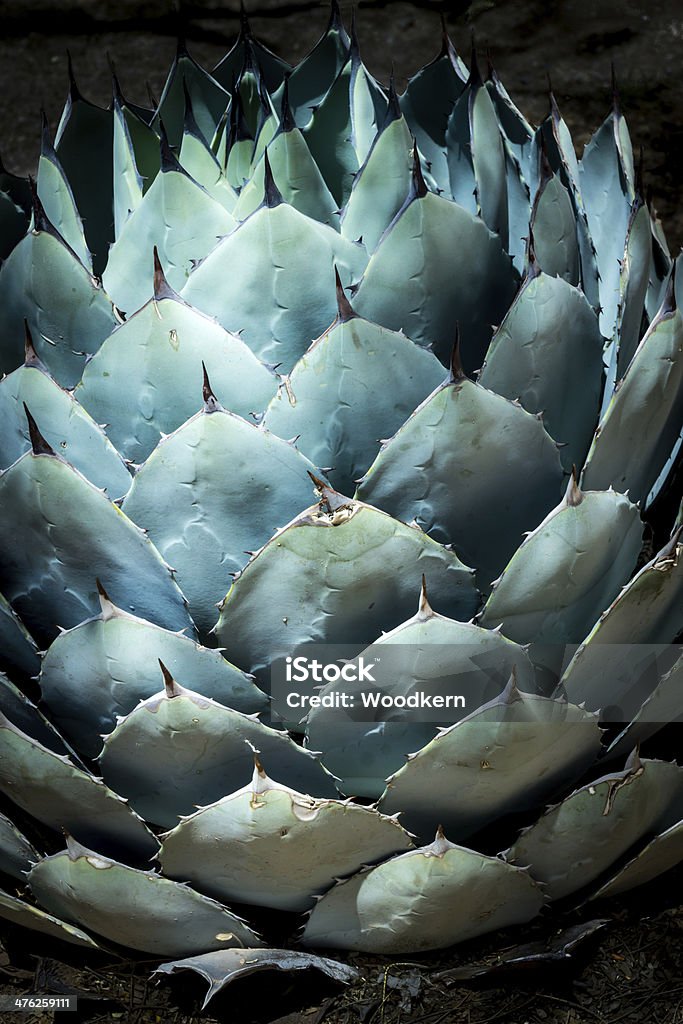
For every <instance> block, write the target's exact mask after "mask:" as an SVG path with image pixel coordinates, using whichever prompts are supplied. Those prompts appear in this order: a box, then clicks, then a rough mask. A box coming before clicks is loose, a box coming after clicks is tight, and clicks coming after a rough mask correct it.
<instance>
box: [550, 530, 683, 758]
mask: <svg viewBox="0 0 683 1024" xmlns="http://www.w3.org/2000/svg"><path fill="white" fill-rule="evenodd" d="M682 607H683V544H681V542H680V530H678V531H676V533H674V535H673V536H672V538H671V540H670V541H669V542H668V543H667V544H666V545H665V546H664V548H662V550H661V551H659V552H658V553H657V554H656V555H655V557H654V558H653V559H652V561H650V562H648V564H647V565H644V566H643V568H642V569H640V571H639V572H638V573H636V575H635V576H634V577H633V579H632V580H630V581H629V582H628V583H627V584H626V586H625V587H624V589H623V590H622V591H621V592H620V593H619V594H618V595H617V596H616V598H615V600H614V601H613V602H612V603H611V604H610V605H609V607H608V608H607V609H606V610H605V611H604V612H603V613H602V615H601V616H600V618H599V619H598V621H597V622H596V623H595V625H594V626H593V628H592V629H591V631H590V633H589V634H588V636H587V637H586V638H585V640H584V641H583V643H582V644H581V646H580V647H579V648H578V649H577V651H576V652H575V654H574V656H573V658H572V660H571V662H570V663H569V665H568V666H567V668H566V670H565V672H564V674H563V676H562V679H561V681H560V688H561V691H562V692H564V693H566V695H567V697H568V699H569V700H571V701H573V702H574V703H584V704H585V705H586V707H588V708H591V709H595V710H599V709H601V708H609V707H615V706H617V707H619V708H620V709H621V715H620V716H619V718H620V719H621V720H623V721H629V720H630V719H631V718H632V717H633V716H634V715H635V714H636V713H637V712H638V710H639V709H640V706H641V704H642V702H643V698H644V697H646V696H649V695H650V693H651V688H652V686H654V685H655V684H656V683H657V681H658V680H657V677H656V676H653V675H652V658H653V657H654V656H656V657H657V660H658V662H659V663H660V664H664V659H665V657H666V656H667V653H668V652H667V651H666V647H667V646H668V645H669V644H672V643H673V641H674V640H675V639H676V637H677V635H678V634H679V632H680V631H681V627H682V625H683V615H682V613H681V608H682ZM670 654H671V656H672V657H675V650H672V651H671V652H670ZM648 681H650V682H648ZM634 745H635V744H631V748H632V747H633V746H634Z"/></svg>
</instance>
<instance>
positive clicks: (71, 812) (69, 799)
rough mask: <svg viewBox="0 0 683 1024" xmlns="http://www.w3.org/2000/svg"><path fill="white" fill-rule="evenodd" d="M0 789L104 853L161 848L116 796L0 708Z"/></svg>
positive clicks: (136, 854) (127, 854) (140, 855)
mask: <svg viewBox="0 0 683 1024" xmlns="http://www.w3.org/2000/svg"><path fill="white" fill-rule="evenodd" d="M0 791H1V792H2V793H4V795H5V796H7V797H9V798H10V799H11V800H13V801H14V803H15V804H17V805H18V806H19V807H21V808H22V809H23V810H24V811H26V812H27V813H28V814H31V815H32V816H33V817H34V818H37V819H38V821H40V822H42V823H43V824H44V825H47V826H48V827H49V828H53V829H55V831H57V832H60V831H62V830H63V829H67V830H68V831H69V832H71V833H72V834H73V835H74V836H78V837H79V838H80V839H81V840H82V841H83V842H84V843H85V842H87V843H91V844H92V845H93V846H94V847H96V848H97V849H98V850H100V851H101V852H103V853H106V852H110V853H113V854H114V855H116V856H121V857H124V858H126V859H129V858H133V859H134V860H138V861H140V860H145V859H146V858H148V857H152V856H153V855H154V853H155V852H156V851H157V849H158V847H159V844H158V843H157V841H156V839H155V838H154V836H153V835H152V833H151V832H150V831H149V829H148V828H147V826H146V825H145V823H144V822H143V820H142V819H141V818H139V817H138V815H137V814H136V813H135V811H133V810H131V808H130V807H129V806H128V804H127V803H126V801H125V800H123V799H122V798H121V797H120V796H118V794H116V793H114V792H112V790H111V789H108V788H107V786H105V785H104V783H103V782H102V781H101V780H100V779H96V778H94V777H93V776H92V775H90V774H89V773H88V772H86V771H84V770H83V769H81V768H78V767H76V765H74V764H73V762H72V761H70V760H69V758H68V757H65V756H63V755H61V754H55V753H54V752H53V751H51V750H48V748H47V747H44V746H43V745H42V744H41V743H39V742H38V741H37V740H34V739H31V738H30V737H29V736H27V735H26V734H25V733H23V732H22V731H21V730H20V729H19V728H17V726H15V725H13V724H12V722H10V721H9V719H8V718H6V717H5V716H4V715H3V714H2V713H1V712H0Z"/></svg>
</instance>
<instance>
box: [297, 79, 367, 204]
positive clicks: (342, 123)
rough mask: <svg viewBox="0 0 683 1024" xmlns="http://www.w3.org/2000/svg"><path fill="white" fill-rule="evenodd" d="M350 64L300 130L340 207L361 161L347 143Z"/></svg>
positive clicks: (349, 112)
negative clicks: (304, 126)
mask: <svg viewBox="0 0 683 1024" xmlns="http://www.w3.org/2000/svg"><path fill="white" fill-rule="evenodd" d="M352 78H353V62H352V60H351V59H349V60H347V61H346V63H345V64H344V66H343V67H342V68H341V70H340V71H339V74H338V75H337V77H336V79H335V80H334V82H333V84H332V85H331V87H330V89H329V91H328V92H327V94H326V95H325V96H324V98H323V99H322V101H321V103H320V104H319V106H317V107H316V108H315V110H314V111H313V116H312V118H311V120H310V122H309V123H308V124H307V125H306V128H305V130H304V137H305V139H306V142H307V143H308V148H309V149H310V151H311V154H312V155H313V159H314V160H315V162H316V164H317V165H318V167H319V168H320V171H321V173H322V176H323V177H324V179H325V181H326V183H327V187H328V188H329V190H330V192H331V193H332V195H333V196H334V199H335V202H336V203H337V205H338V206H339V207H342V206H343V205H344V204H345V203H346V201H347V200H348V198H349V195H350V194H351V187H352V184H353V178H354V175H355V174H356V172H357V171H358V168H359V167H360V165H361V164H362V162H363V161H362V160H360V159H359V158H358V154H357V152H356V149H355V148H354V147H353V146H352V145H350V143H349V140H350V138H351V133H352V131H353V126H352V123H351V100H350V91H351V82H352Z"/></svg>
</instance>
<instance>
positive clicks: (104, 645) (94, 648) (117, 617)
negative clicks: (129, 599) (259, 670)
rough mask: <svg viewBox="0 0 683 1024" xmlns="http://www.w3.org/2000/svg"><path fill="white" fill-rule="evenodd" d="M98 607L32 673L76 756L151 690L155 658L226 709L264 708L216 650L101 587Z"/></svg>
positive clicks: (91, 748)
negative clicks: (125, 605)
mask: <svg viewBox="0 0 683 1024" xmlns="http://www.w3.org/2000/svg"><path fill="white" fill-rule="evenodd" d="M100 604H101V608H102V610H101V613H100V614H99V615H98V616H96V617H95V618H93V619H88V620H87V621H86V622H83V623H81V625H79V626H76V627H75V628H74V629H69V630H67V631H66V632H64V633H61V634H60V635H59V636H58V637H57V639H56V640H55V641H54V642H53V643H52V644H51V645H50V648H49V650H48V651H47V653H46V654H45V656H44V658H43V662H42V667H41V672H40V689H41V693H42V696H43V702H44V704H45V705H46V706H47V707H48V708H49V709H50V713H51V715H52V717H53V718H54V720H55V722H56V723H57V725H58V726H59V728H60V729H61V730H62V732H63V733H64V735H65V736H67V737H68V738H69V739H70V740H71V742H72V743H73V744H74V746H75V747H76V748H77V749H78V750H79V751H80V753H81V754H83V756H85V757H88V758H90V759H94V758H96V757H97V755H98V754H99V752H100V751H101V749H102V739H101V737H102V735H103V734H104V733H109V732H111V731H112V729H113V728H114V726H115V725H116V719H117V717H118V716H124V715H128V714H130V712H131V711H132V710H133V708H135V707H136V706H137V704H138V703H139V702H140V701H142V700H146V699H147V698H148V697H152V696H153V695H154V694H155V693H157V692H158V689H159V671H158V668H157V659H158V658H161V659H162V661H163V662H164V664H166V665H168V666H169V670H170V671H171V672H173V674H174V675H177V676H179V677H180V678H182V679H192V682H193V686H194V687H195V689H196V690H197V692H198V693H200V694H202V695H203V696H205V697H211V698H213V700H215V701H218V702H219V703H220V704H224V705H225V706H226V707H230V708H232V709H233V710H234V711H241V712H243V713H244V714H253V713H254V712H257V711H262V710H264V709H265V708H266V707H267V704H268V698H267V697H266V695H265V694H264V693H262V691H261V690H259V689H258V687H257V686H256V685H255V684H254V682H253V680H252V678H251V677H250V676H248V675H247V674H246V673H244V672H242V671H240V669H238V668H235V666H234V665H231V664H230V662H229V661H226V660H225V658H223V657H222V655H221V653H220V651H215V650H209V649H208V648H206V647H202V646H200V645H199V644H197V643H195V641H194V640H192V639H191V638H190V637H187V636H183V635H182V634H181V633H172V632H171V631H170V630H167V629H163V628H162V627H161V626H155V625H154V624H153V623H151V622H146V621H145V620H144V619H139V618H136V617H135V616H134V615H129V614H128V613H127V612H124V611H123V610H122V609H121V608H117V607H116V605H114V604H113V603H112V602H111V601H110V600H109V598H108V597H107V595H106V592H105V591H104V588H103V587H102V586H101V585H100Z"/></svg>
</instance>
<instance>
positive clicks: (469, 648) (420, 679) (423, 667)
mask: <svg viewBox="0 0 683 1024" xmlns="http://www.w3.org/2000/svg"><path fill="white" fill-rule="evenodd" d="M380 652H381V653H380ZM363 657H364V660H365V662H368V661H373V660H375V659H376V658H379V659H380V660H381V666H382V684H381V690H382V693H383V694H386V695H388V696H390V697H396V696H399V695H400V696H402V697H406V698H407V697H410V696H413V695H415V694H417V695H418V697H419V699H420V700H421V699H422V697H421V695H422V694H426V695H427V696H429V697H430V698H431V697H439V696H440V697H442V698H444V695H457V696H459V697H461V698H462V699H463V700H464V701H465V710H460V709H459V708H457V707H456V706H455V705H454V704H451V705H450V706H449V705H448V704H447V703H446V701H445V699H444V700H443V702H442V705H441V706H442V707H443V708H447V710H444V711H443V712H442V713H441V715H440V723H439V721H438V720H437V717H436V714H433V713H432V712H429V717H430V718H431V721H427V720H424V721H423V720H421V713H420V712H419V711H417V712H416V711H415V710H414V709H411V708H410V706H409V705H408V710H406V711H401V710H398V709H396V708H395V707H394V708H392V710H391V716H390V720H389V718H388V717H387V712H386V711H385V710H381V711H379V712H377V713H376V715H375V718H376V719H377V720H375V719H373V717H372V714H371V713H370V712H365V713H364V717H363V721H350V720H347V719H346V718H345V717H344V716H343V712H342V711H340V710H339V709H328V708H325V707H323V706H321V707H319V708H311V710H310V711H309V714H308V716H307V719H306V738H307V739H306V742H307V743H308V745H309V746H310V747H312V748H313V749H314V750H321V751H323V754H322V758H323V763H324V764H325V767H326V768H327V769H328V770H329V771H331V772H332V774H333V775H335V776H336V777H337V778H338V779H339V780H340V782H339V788H340V789H341V791H342V792H343V793H348V794H351V793H352V794H355V795H357V796H362V797H370V798H371V799H373V800H376V799H377V798H378V797H380V796H381V795H382V793H383V792H384V789H385V783H386V780H387V778H388V776H389V775H391V774H393V773H394V772H397V771H398V770H399V769H400V768H401V767H402V766H403V764H404V762H405V756H406V753H407V751H409V750H417V749H419V748H421V747H423V746H424V745H425V744H428V743H429V742H430V741H433V740H434V737H435V736H436V734H437V731H438V728H437V727H438V725H439V724H441V725H450V724H451V723H452V722H454V721H457V720H458V719H459V718H462V717H464V716H465V715H466V714H467V711H466V708H468V707H469V708H476V707H479V706H480V705H481V704H484V703H485V702H486V701H488V700H490V699H493V698H495V697H498V696H499V694H500V693H501V692H502V691H503V690H504V688H505V685H506V682H507V680H508V679H509V677H510V673H511V672H513V671H514V672H516V675H517V678H518V679H519V680H520V683H521V685H522V686H524V687H525V688H527V689H532V688H533V685H534V673H533V669H532V666H531V663H530V661H529V659H528V657H527V656H526V654H525V653H524V651H523V650H522V648H521V647H518V646H517V644H514V643H512V641H511V640H507V639H506V638H505V637H503V636H501V635H500V634H499V633H497V632H494V631H492V630H487V629H480V628H479V627H478V626H475V625H473V624H472V623H465V622H456V621H454V620H453V619H449V618H447V617H446V616H444V615H439V614H437V613H436V612H434V611H433V610H432V608H431V607H430V605H429V602H428V600H427V593H426V586H425V584H424V583H423V588H422V592H421V596H420V603H419V608H418V612H417V614H416V615H414V616H413V617H412V618H410V619H408V620H407V621H406V622H404V623H402V624H401V625H400V626H397V627H396V629H392V630H391V631H390V632H389V633H385V634H384V635H383V636H382V637H380V639H379V640H377V641H376V642H375V644H373V646H372V648H370V649H368V650H367V651H366V652H365V653H364V656H363ZM365 688H367V684H365V683H359V684H352V683H349V682H343V683H328V684H327V685H326V686H324V687H323V689H322V690H321V691H320V692H321V695H324V696H327V695H328V694H334V693H335V692H337V691H342V692H344V693H348V694H349V695H350V696H354V697H355V706H358V707H361V706H362V697H361V692H362V691H363V689H365ZM448 788H449V791H450V783H449V786H448ZM432 799H434V800H435V799H436V796H435V795H434V793H432ZM440 820H441V818H440V817H438V816H437V820H436V822H434V821H432V822H431V823H430V826H429V828H428V830H427V831H428V832H431V831H433V830H434V829H435V828H436V825H437V824H438V822H439V821H440Z"/></svg>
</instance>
